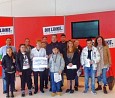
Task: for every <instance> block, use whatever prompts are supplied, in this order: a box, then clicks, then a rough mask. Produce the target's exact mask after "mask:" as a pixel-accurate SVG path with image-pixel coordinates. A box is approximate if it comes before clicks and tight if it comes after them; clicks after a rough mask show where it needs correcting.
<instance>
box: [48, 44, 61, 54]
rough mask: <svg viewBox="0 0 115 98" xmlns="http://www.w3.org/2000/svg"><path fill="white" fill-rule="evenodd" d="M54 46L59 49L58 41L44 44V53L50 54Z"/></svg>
mask: <svg viewBox="0 0 115 98" xmlns="http://www.w3.org/2000/svg"><path fill="white" fill-rule="evenodd" d="M54 47H58V48H59V51H60V45H59V43H58V42H55V43H53V42H51V43H50V44H48V45H47V46H46V54H47V55H50V54H52V49H53V48H54Z"/></svg>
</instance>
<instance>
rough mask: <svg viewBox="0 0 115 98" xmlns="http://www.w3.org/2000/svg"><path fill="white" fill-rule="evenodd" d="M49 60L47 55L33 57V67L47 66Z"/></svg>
mask: <svg viewBox="0 0 115 98" xmlns="http://www.w3.org/2000/svg"><path fill="white" fill-rule="evenodd" d="M47 67H48V60H47V58H46V57H33V68H47Z"/></svg>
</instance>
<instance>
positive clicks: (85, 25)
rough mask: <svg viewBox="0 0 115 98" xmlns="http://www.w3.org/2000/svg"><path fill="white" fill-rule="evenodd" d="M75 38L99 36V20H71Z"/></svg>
mask: <svg viewBox="0 0 115 98" xmlns="http://www.w3.org/2000/svg"><path fill="white" fill-rule="evenodd" d="M71 31H72V38H73V39H82V38H95V37H97V36H99V20H89V21H79V22H71Z"/></svg>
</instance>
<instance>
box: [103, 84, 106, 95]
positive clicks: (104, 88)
mask: <svg viewBox="0 0 115 98" xmlns="http://www.w3.org/2000/svg"><path fill="white" fill-rule="evenodd" d="M103 92H104V94H107V89H106V86H104V87H103Z"/></svg>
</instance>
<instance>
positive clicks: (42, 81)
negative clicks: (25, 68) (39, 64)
mask: <svg viewBox="0 0 115 98" xmlns="http://www.w3.org/2000/svg"><path fill="white" fill-rule="evenodd" d="M38 74H39V75H40V90H43V88H44V71H36V72H34V86H35V91H38Z"/></svg>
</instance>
